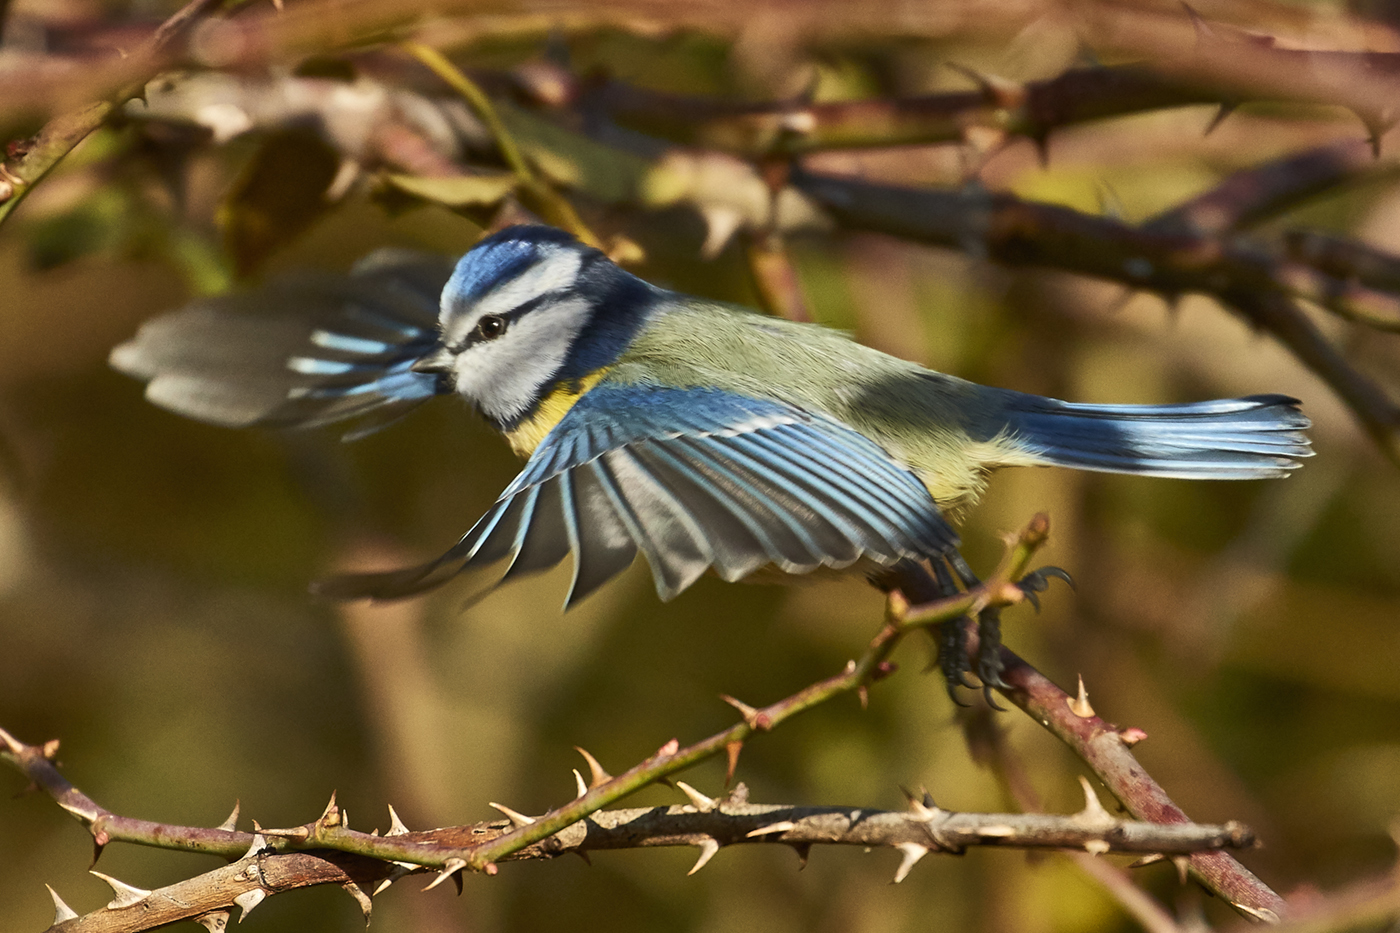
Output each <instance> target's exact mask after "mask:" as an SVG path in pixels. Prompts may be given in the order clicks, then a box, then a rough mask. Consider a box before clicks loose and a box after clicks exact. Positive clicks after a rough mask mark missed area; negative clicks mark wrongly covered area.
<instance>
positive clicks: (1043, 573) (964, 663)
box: [935, 552, 1074, 710]
mask: <svg viewBox="0 0 1400 933" xmlns="http://www.w3.org/2000/svg"><path fill="white" fill-rule="evenodd" d="M946 563H947V569H946V570H944V571H943V572H942V573H940V574H938V577H939V580H940V583H941V584H942V587H941V588H942V589H944V590H948V589H950V588H951V589H952V590H953V592H954V593H956V588H955V587H951V579H950V578H951V577H954V576H955V577H956V578H957V580H958V582H959V583H960V584H962V586H963V587H965V588H966V589H973V588H974V587H977V586H980V585H981V581H980V580H979V579H978V578H977V576H976V575H975V574H974V573H973V572H972V568H970V567H969V566H968V565H967V563H966V562H965V561H964V560H963V559H962V557H961V556H960V555H958V554H957V553H956V552H954V553H953V554H952V555H951V556H950V557H949V558H947V560H946ZM935 569H936V570H937V569H942V568H937V567H936V568H935ZM949 571H951V573H950V572H949ZM1052 579H1059V580H1063V581H1065V582H1066V583H1068V584H1069V585H1070V586H1071V587H1073V586H1074V581H1073V580H1072V579H1071V578H1070V575H1069V574H1068V573H1067V572H1065V571H1064V570H1063V569H1062V568H1060V567H1041V568H1040V569H1038V570H1034V571H1031V572H1030V573H1028V574H1026V575H1025V576H1024V577H1022V578H1021V579H1020V580H1017V581H1016V584H1015V585H1016V587H1017V588H1018V589H1020V591H1021V592H1022V593H1024V594H1025V596H1026V601H1027V602H1029V603H1030V604H1031V605H1032V606H1034V607H1035V608H1036V611H1037V612H1039V611H1040V597H1039V594H1040V593H1043V592H1045V590H1046V589H1047V588H1048V587H1049V585H1050V580H1052ZM969 627H970V623H969V620H968V618H967V617H966V616H963V617H961V618H957V619H950V620H949V621H947V622H944V623H942V625H941V626H940V627H939V632H938V666H939V668H940V669H941V670H942V672H943V679H944V681H945V682H946V683H947V685H948V695H949V696H950V697H952V698H953V702H955V703H958V704H959V705H965V704H963V703H962V702H961V701H960V700H959V699H958V697H957V688H958V687H967V688H969V689H974V687H973V685H972V684H971V683H969V682H968V679H967V675H968V674H969V673H974V674H976V675H977V678H978V680H980V681H981V682H982V691H983V695H984V696H985V697H986V700H987V705H989V706H991V707H992V708H993V709H997V710H1000V709H1002V708H1003V707H1001V706H1000V705H998V704H997V702H996V700H995V699H993V697H992V691H993V690H998V689H1003V690H1004V689H1006V687H1007V684H1006V682H1005V681H1004V680H1003V679H1002V676H1001V673H1002V671H1003V670H1004V669H1005V665H1004V664H1003V663H1002V660H1001V608H1000V607H999V606H988V607H986V608H984V609H983V610H982V611H981V612H979V613H978V614H977V658H976V661H975V663H976V666H975V667H974V666H973V664H974V661H973V658H972V656H971V652H969V651H968V629H969Z"/></svg>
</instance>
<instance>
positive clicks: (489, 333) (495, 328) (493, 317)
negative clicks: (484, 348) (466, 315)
mask: <svg viewBox="0 0 1400 933" xmlns="http://www.w3.org/2000/svg"><path fill="white" fill-rule="evenodd" d="M476 332H477V333H478V334H480V335H481V339H482V340H494V339H496V338H497V337H499V336H501V334H504V333H505V332H506V319H505V318H503V317H501V316H500V315H499V314H488V315H486V316H485V317H483V318H482V319H481V320H479V321H477V322H476Z"/></svg>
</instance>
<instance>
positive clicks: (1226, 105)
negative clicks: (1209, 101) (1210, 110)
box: [1201, 101, 1239, 136]
mask: <svg viewBox="0 0 1400 933" xmlns="http://www.w3.org/2000/svg"><path fill="white" fill-rule="evenodd" d="M1238 106H1239V104H1237V103H1235V102H1233V101H1225V102H1223V103H1221V105H1220V107H1219V108H1218V109H1217V110H1216V111H1215V116H1213V117H1211V118H1210V125H1208V126H1207V127H1206V131H1205V132H1204V133H1202V134H1201V135H1202V136H1209V135H1210V134H1211V133H1214V132H1215V131H1216V130H1217V129H1219V128H1220V124H1222V123H1224V122H1225V118H1226V117H1228V116H1229V115H1230V114H1232V113H1234V112H1235V108H1236V107H1238Z"/></svg>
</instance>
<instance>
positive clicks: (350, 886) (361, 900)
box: [340, 881, 374, 926]
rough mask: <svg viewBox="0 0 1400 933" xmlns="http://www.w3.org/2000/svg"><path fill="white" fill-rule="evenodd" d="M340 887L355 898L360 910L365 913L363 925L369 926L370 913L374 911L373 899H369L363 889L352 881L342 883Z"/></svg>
mask: <svg viewBox="0 0 1400 933" xmlns="http://www.w3.org/2000/svg"><path fill="white" fill-rule="evenodd" d="M340 887H341V889H342V890H343V891H345V893H346V894H349V895H350V896H351V897H353V898H354V899H355V903H356V904H359V905H360V912H361V913H362V914H364V915H365V926H369V917H370V914H372V913H374V901H372V900H370V897H369V895H368V894H366V893H365V889H364V888H362V887H360V886H359V884H357V883H356V882H354V881H347V882H345V883H344V884H342V885H341V886H340Z"/></svg>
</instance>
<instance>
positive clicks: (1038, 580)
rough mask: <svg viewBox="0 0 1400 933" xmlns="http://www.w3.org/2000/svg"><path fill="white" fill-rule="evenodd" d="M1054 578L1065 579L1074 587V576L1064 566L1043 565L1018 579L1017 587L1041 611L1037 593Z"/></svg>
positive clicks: (1046, 586) (1042, 590)
mask: <svg viewBox="0 0 1400 933" xmlns="http://www.w3.org/2000/svg"><path fill="white" fill-rule="evenodd" d="M1052 578H1053V579H1056V580H1063V581H1065V583H1067V584H1069V588H1070V589H1074V578H1073V577H1071V576H1070V575H1069V571H1067V570H1065V569H1064V568H1063V567H1041V568H1040V569H1039V570H1032V571H1031V572H1030V573H1028V574H1026V575H1025V576H1024V577H1022V578H1021V579H1019V580H1017V581H1016V588H1017V589H1019V590H1020V591H1021V592H1022V593H1024V594H1025V595H1026V601H1027V602H1028V603H1030V604H1031V605H1032V606H1034V607H1035V611H1036V612H1039V611H1040V596H1039V595H1037V594H1040V593H1043V592H1045V591H1046V590H1047V589H1048V588H1049V587H1050V580H1051V579H1052Z"/></svg>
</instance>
